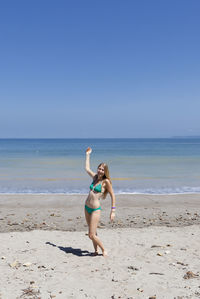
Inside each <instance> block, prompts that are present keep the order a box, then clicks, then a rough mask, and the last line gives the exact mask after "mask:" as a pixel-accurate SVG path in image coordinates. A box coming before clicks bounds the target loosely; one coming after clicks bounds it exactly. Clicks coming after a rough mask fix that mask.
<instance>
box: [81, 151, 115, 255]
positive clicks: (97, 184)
mask: <svg viewBox="0 0 200 299" xmlns="http://www.w3.org/2000/svg"><path fill="white" fill-rule="evenodd" d="M91 152H92V149H91V148H90V147H88V149H87V150H86V160H85V170H86V171H87V173H88V174H89V175H90V176H91V177H92V179H93V182H92V184H91V185H90V192H89V195H88V197H87V199H86V202H85V218H86V221H87V224H88V228H89V233H88V235H89V238H90V239H91V240H92V242H93V246H94V250H95V251H94V255H98V246H99V247H100V248H101V250H102V254H103V256H107V252H106V250H105V248H104V246H103V244H102V242H101V241H100V239H99V238H98V237H97V233H96V230H97V225H98V223H99V219H100V215H101V206H100V198H101V197H103V198H104V199H105V198H106V195H107V193H109V194H110V196H111V201H112V205H111V212H110V220H111V221H112V220H113V219H114V218H115V195H114V192H113V189H112V183H111V180H110V177H109V171H108V166H107V165H106V164H105V163H101V164H100V165H99V166H98V168H97V173H94V172H93V171H92V170H91V169H90V154H91Z"/></svg>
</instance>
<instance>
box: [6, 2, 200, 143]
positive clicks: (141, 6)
mask: <svg viewBox="0 0 200 299" xmlns="http://www.w3.org/2000/svg"><path fill="white" fill-rule="evenodd" d="M199 15H200V1H199V0H190V1H189V0H187V1H185V0H168V1H161V0H151V1H150V0H137V1H136V0H125V1H122V0H120V1H119V0H101V1H97V0H90V1H89V0H84V1H83V0H79V1H78V0H77V1H76V0H71V1H68V0H62V1H61V0H58V1H55V0H54V1H52V0H40V1H39V0H29V1H27V0H19V1H16V0H13V1H10V0H8V1H1V3H0V45H1V46H0V102H1V106H0V107H1V108H0V128H1V129H0V138H7V137H8V138H12V137H15V138H20V137H22V138H37V137H39V138H42V137H46V138H50V137H56V138H59V137H64V138H67V137H84V138H85V137H133V138H134V137H170V136H174V135H200V121H199V120H200V116H199V115H200V17H199Z"/></svg>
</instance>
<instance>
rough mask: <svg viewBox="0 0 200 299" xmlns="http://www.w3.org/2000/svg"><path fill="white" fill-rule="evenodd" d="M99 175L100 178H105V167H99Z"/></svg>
mask: <svg viewBox="0 0 200 299" xmlns="http://www.w3.org/2000/svg"><path fill="white" fill-rule="evenodd" d="M97 174H98V177H103V176H104V167H103V165H100V166H99V167H98V169H97Z"/></svg>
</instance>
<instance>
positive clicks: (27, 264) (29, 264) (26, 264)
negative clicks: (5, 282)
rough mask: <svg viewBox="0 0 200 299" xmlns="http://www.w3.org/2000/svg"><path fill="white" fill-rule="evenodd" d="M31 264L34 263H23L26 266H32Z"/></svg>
mask: <svg viewBox="0 0 200 299" xmlns="http://www.w3.org/2000/svg"><path fill="white" fill-rule="evenodd" d="M31 265H32V263H30V262H27V263H24V264H23V266H24V267H30V266H31Z"/></svg>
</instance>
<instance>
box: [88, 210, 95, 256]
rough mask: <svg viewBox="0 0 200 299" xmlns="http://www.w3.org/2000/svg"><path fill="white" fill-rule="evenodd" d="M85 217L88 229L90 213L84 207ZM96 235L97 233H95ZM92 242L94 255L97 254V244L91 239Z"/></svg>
mask: <svg viewBox="0 0 200 299" xmlns="http://www.w3.org/2000/svg"><path fill="white" fill-rule="evenodd" d="M85 219H86V222H87V225H88V229H89V227H90V222H91V214H89V213H88V211H87V210H86V209H85ZM88 235H89V232H88ZM96 235H97V233H96ZM92 243H93V246H94V255H98V249H97V244H96V242H94V241H93V240H92Z"/></svg>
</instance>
